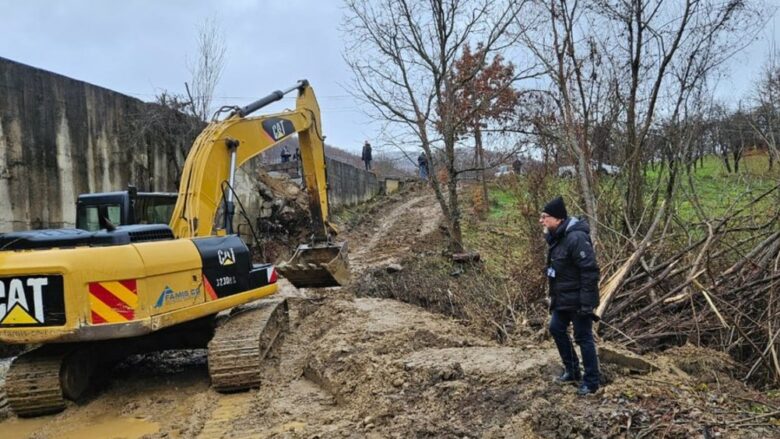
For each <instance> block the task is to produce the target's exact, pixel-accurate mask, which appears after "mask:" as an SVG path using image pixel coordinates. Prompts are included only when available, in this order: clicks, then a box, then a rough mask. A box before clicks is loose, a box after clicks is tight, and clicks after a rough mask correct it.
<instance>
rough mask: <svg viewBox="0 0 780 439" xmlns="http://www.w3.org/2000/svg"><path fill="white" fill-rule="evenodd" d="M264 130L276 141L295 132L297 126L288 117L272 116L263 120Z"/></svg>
mask: <svg viewBox="0 0 780 439" xmlns="http://www.w3.org/2000/svg"><path fill="white" fill-rule="evenodd" d="M263 130H264V131H265V132H266V134H268V136H269V137H270V138H271V139H272V140H273V141H274V142H278V141H280V140H282V139H284V138H285V137H287V136H289V135H290V134H292V133H294V132H295V126H294V125H293V123H292V122H290V121H289V120H287V119H282V118H280V117H272V118H270V119H266V120H264V121H263Z"/></svg>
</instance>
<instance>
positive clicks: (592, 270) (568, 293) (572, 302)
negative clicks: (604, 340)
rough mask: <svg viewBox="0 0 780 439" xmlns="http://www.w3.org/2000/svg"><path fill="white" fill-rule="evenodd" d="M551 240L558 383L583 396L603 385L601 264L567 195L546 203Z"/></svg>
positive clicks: (549, 262) (545, 217)
mask: <svg viewBox="0 0 780 439" xmlns="http://www.w3.org/2000/svg"><path fill="white" fill-rule="evenodd" d="M539 224H541V225H542V227H544V235H545V236H544V237H545V239H546V240H547V244H548V246H549V251H548V253H547V280H548V282H549V284H550V311H551V313H552V317H551V319H550V334H551V335H552V337H553V339H554V340H555V346H556V347H557V348H558V354H560V356H561V361H562V362H563V366H564V372H563V374H562V375H561V376H559V377H558V378H556V381H557V382H559V383H571V384H574V385H577V384H578V382H579V381H580V379H582V384H580V385H579V390H577V394H578V395H580V396H584V395H587V394H589V393H595V392H596V391H597V390H598V389H599V381H600V379H599V359H598V353H597V352H596V343H595V341H594V340H593V321H594V320H595V319H597V318H598V317H596V315H595V314H594V313H593V310H594V309H595V308H596V307H597V306H598V305H599V266H598V264H597V263H596V254H595V252H594V251H593V243H592V242H591V240H590V227H589V226H588V223H587V222H586V221H584V220H580V219H577V218H575V217H569V216H568V213H567V212H566V205H565V204H564V202H563V198H561V197H558V198H555V199H554V200H552V201H550V202H549V203H547V204H546V205H545V206H544V209H543V210H542V213H541V215H540V217H539ZM569 324H572V325H573V326H574V341H575V342H576V343H577V344H578V345H579V346H580V354H581V355H582V364H583V366H584V368H585V375H582V374H581V373H580V364H579V359H578V358H577V353H576V352H575V351H574V346H573V345H572V343H571V338H569V332H568V328H569Z"/></svg>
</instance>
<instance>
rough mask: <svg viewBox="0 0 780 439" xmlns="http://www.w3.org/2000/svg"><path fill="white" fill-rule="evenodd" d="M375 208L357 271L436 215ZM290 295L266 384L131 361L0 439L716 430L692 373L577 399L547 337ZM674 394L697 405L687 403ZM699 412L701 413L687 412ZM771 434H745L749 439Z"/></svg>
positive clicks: (363, 226)
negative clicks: (227, 385) (477, 329)
mask: <svg viewBox="0 0 780 439" xmlns="http://www.w3.org/2000/svg"><path fill="white" fill-rule="evenodd" d="M377 212H378V214H375V215H370V216H369V217H368V218H367V219H366V220H364V221H362V222H361V223H360V224H359V225H358V226H356V227H355V228H353V229H352V230H348V231H347V232H346V234H345V235H346V238H347V239H348V240H349V245H350V248H351V261H352V267H353V270H354V273H355V276H361V274H362V273H364V272H365V271H366V270H371V269H377V268H381V267H384V266H387V265H388V264H392V263H398V262H399V261H402V259H403V257H404V255H406V254H407V253H408V252H410V251H413V247H414V245H415V242H416V241H417V240H418V239H420V238H421V237H423V236H425V235H428V234H430V233H435V232H436V229H437V227H438V223H439V221H440V216H439V211H438V209H437V206H436V204H435V199H434V198H433V196H432V194H430V193H427V192H425V191H413V192H411V193H407V194H406V195H404V196H397V197H396V198H394V199H389V200H387V201H385V202H383V204H381V205H380V206H378V209H377ZM282 294H283V295H285V296H287V297H289V302H290V322H291V331H290V332H289V333H288V334H287V335H286V336H285V337H284V339H283V342H282V343H281V344H280V345H279V347H278V348H277V349H275V350H274V351H273V352H272V354H271V358H269V360H268V361H267V362H266V363H265V364H264V365H263V371H264V375H265V381H264V383H263V384H262V386H261V387H260V388H259V389H255V390H252V391H248V392H243V393H235V394H228V395H223V394H219V393H216V392H214V391H212V390H210V388H209V378H208V372H207V365H206V352H205V351H202V350H201V351H174V352H166V353H159V354H154V355H143V356H136V357H132V358H130V359H128V360H127V361H125V362H124V363H123V364H121V365H120V366H118V367H117V368H116V369H115V371H114V373H113V377H112V379H111V380H110V381H109V382H108V383H107V385H106V386H105V387H103V388H102V389H99V391H98V392H96V393H95V394H94V395H92V396H91V397H90V398H88V399H87V400H85V401H83V402H80V403H78V404H70V405H69V406H68V408H67V409H66V410H65V411H64V412H62V413H59V414H57V415H53V416H48V417H41V418H35V419H19V418H16V417H15V416H13V415H10V416H8V417H7V418H6V419H5V420H4V421H2V422H1V423H0V436H1V437H3V438H17V437H20V438H21V437H32V438H40V439H43V438H86V437H89V438H92V437H95V438H244V437H245V438H262V437H279V438H288V437H289V438H318V437H319V438H331V437H336V438H338V437H356V438H357V437H376V438H381V437H399V438H401V437H403V438H406V437H453V438H455V437H457V438H464V437H494V438H503V437H506V438H509V437H529V438H533V437H550V438H551V437H572V438H574V437H592V436H596V437H607V436H612V437H633V436H634V435H635V434H636V433H639V431H635V432H633V433H635V434H631V432H630V428H631V423H632V422H631V420H632V419H634V418H636V420H635V421H634V422H635V423H637V422H640V419H639V417H640V416H644V415H643V413H646V414H647V416H652V413H654V412H652V411H651V410H652V407H651V406H653V404H656V405H658V404H666V405H667V408H668V410H669V413H672V412H671V411H672V410H675V411H674V413H675V414H676V416H678V417H679V419H681V420H689V419H690V420H693V421H691V422H689V424H688V425H690V426H691V428H692V430H690V431H691V432H697V433H696V434H698V432H700V431H701V428H702V426H703V425H715V424H716V422H717V420H716V419H715V415H714V414H713V415H710V413H709V412H708V410H707V409H706V408H703V407H710V406H712V407H720V406H718V404H720V402H719V401H721V400H718V399H717V398H722V396H723V395H722V394H720V393H712V392H711V394H709V395H704V396H702V395H698V394H697V393H696V392H695V391H693V390H691V391H690V392H689V391H688V390H686V389H689V388H692V385H693V384H692V383H694V382H695V381H696V379H695V378H692V377H690V376H688V375H687V373H686V372H685V371H682V370H680V369H679V368H677V367H675V366H674V365H672V364H668V365H667V366H663V365H664V364H667V363H664V360H663V359H660V358H659V359H657V362H658V364H660V365H662V367H660V368H659V370H658V371H656V372H653V373H651V374H647V375H635V374H633V373H630V372H629V371H627V370H622V369H619V368H616V367H613V366H610V365H605V372H606V374H607V375H609V377H610V378H609V379H610V380H614V382H613V383H612V384H610V385H608V386H606V387H605V389H604V390H603V391H602V392H601V393H600V394H599V395H597V396H594V397H592V398H590V399H587V400H582V399H578V398H577V397H576V395H575V394H574V393H575V389H574V388H573V387H566V388H562V387H559V386H557V385H555V384H553V383H552V380H551V377H552V376H553V375H554V374H555V373H557V372H558V366H557V353H556V352H555V351H554V349H553V348H552V345H551V344H550V342H549V341H546V342H540V343H539V342H532V341H530V340H529V341H527V342H520V344H517V345H514V346H500V345H498V344H496V343H495V342H493V341H492V340H488V339H485V338H481V337H479V336H477V335H475V334H474V333H472V332H470V331H469V329H468V328H466V327H465V326H463V325H462V324H461V323H459V322H456V321H454V320H452V319H449V318H447V317H444V316H441V315H437V314H432V313H429V312H427V311H426V310H424V309H421V308H419V307H415V306H412V305H407V304H403V303H400V302H397V301H393V300H380V299H371V298H356V297H355V295H354V292H353V291H351V290H350V288H349V287H348V288H344V289H341V290H337V289H336V290H328V291H326V290H318V291H298V290H296V289H295V288H293V287H292V286H290V285H289V284H287V283H286V282H284V281H282ZM653 381H658V382H666V383H671V384H670V385H669V386H665V385H659V384H658V383H653ZM686 386H687V387H686ZM680 395H683V396H685V398H689V399H690V402H689V403H683V402H680V401H679V400H680V399H681V398H682V396H680ZM697 395H698V396H697ZM713 397H714V398H715V399H714V400H713V399H710V400H707V399H706V398H713ZM700 398H705V399H704V400H702V399H700ZM583 401H584V402H583ZM713 401H714V402H713ZM722 403H723V404H726V402H722ZM571 407H577V410H576V411H575V410H572V409H571ZM695 407H699V409H698V410H699V412H698V413H693V414H691V410H693V408H695ZM683 409H684V410H688V411H687V412H685V411H683V412H681V410H683ZM643 410H644V411H643ZM664 410H666V408H665V409H664ZM714 410H715V409H713V410H711V411H712V412H713V413H714ZM680 413H682V414H680ZM685 413H688V415H685ZM6 416H7V414H6ZM674 416H675V415H672V418H674ZM685 416H688V417H687V418H686V417H685ZM694 421H695V422H694ZM644 425H652V423H650V422H645V423H644ZM659 425H660V424H659ZM664 425H665V424H664ZM626 426H628V427H626ZM708 428H709V427H708ZM712 428H713V429H712V432H718V431H720V430H718V427H712ZM675 431H677V430H675ZM680 431H682V430H680ZM723 431H725V432H727V433H729V432H733V431H739V432H740V433H742V432H743V431H741V430H723ZM772 432H773V431H771V430H760V429H758V430H754V431H747V433H748V435H747V437H750V436H753V437H768V436H766V434H767V433H770V434H771V433H772ZM647 434H648V435H649V436H650V437H652V436H654V430H647ZM672 437H675V436H674V435H672ZM676 437H685V436H684V435H682V436H676ZM726 437H730V435H729V434H726ZM743 437H744V436H743Z"/></svg>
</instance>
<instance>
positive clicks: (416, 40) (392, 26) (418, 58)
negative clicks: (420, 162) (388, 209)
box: [343, 0, 525, 251]
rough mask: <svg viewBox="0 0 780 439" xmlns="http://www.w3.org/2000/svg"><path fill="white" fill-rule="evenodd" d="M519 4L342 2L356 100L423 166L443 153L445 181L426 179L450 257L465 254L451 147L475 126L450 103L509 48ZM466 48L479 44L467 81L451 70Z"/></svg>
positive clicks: (503, 0)
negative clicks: (401, 138) (413, 148)
mask: <svg viewBox="0 0 780 439" xmlns="http://www.w3.org/2000/svg"><path fill="white" fill-rule="evenodd" d="M524 3H525V2H522V1H521V2H518V1H512V0H428V1H422V0H378V1H374V2H365V1H362V0H347V1H346V9H347V17H346V19H345V22H344V26H343V30H344V33H345V35H346V38H347V41H348V44H347V47H346V52H345V58H346V60H347V63H348V64H349V66H350V68H351V69H352V71H353V73H354V75H355V80H354V89H355V95H356V96H357V97H359V98H360V99H362V100H364V101H365V102H366V103H368V104H369V105H370V106H371V107H372V108H373V110H374V114H375V116H376V117H377V118H378V119H380V120H383V121H387V122H388V123H390V124H392V125H393V126H394V127H396V129H398V130H399V131H400V132H401V133H402V134H403V135H411V136H413V138H414V139H415V142H418V143H419V147H420V148H422V150H423V152H424V154H425V155H426V157H427V158H428V162H429V163H433V158H434V156H436V155H438V154H436V152H437V151H440V152H441V157H442V160H441V162H440V163H441V167H442V169H443V170H444V178H442V181H441V182H440V181H439V179H437V178H434V177H433V175H432V176H431V177H430V178H429V179H428V181H429V182H430V185H431V186H432V187H433V190H434V192H435V194H436V198H437V200H438V202H439V205H440V207H441V209H442V212H443V213H444V217H445V218H446V219H447V231H448V235H449V238H450V244H451V249H452V250H453V251H462V250H463V239H462V236H461V228H460V215H461V214H460V208H459V206H458V176H459V174H460V173H461V172H462V171H463V169H459V168H458V166H457V163H456V146H457V142H458V133H459V132H461V131H462V127H463V125H465V124H467V123H468V122H469V121H471V120H473V117H471V115H470V114H463V113H461V112H459V111H457V110H456V108H458V107H457V106H456V105H455V104H456V97H457V96H458V93H459V91H460V90H461V89H462V88H463V87H464V85H465V84H467V83H469V82H470V81H473V80H474V77H476V76H477V75H478V74H479V73H480V72H481V71H482V69H484V68H485V66H486V65H487V63H486V62H484V59H485V58H486V57H489V56H492V54H494V53H496V52H499V51H501V50H503V49H505V48H506V47H508V46H509V45H510V44H512V43H513V42H514V41H513V40H511V39H510V38H509V35H508V33H507V32H506V31H507V28H508V27H509V26H510V24H511V23H512V22H513V21H514V20H515V18H516V17H517V15H518V13H519V11H520V10H521V8H522V6H523V4H524ZM467 43H471V44H481V47H482V49H483V50H482V51H480V52H479V56H480V57H482V58H483V59H481V60H478V62H476V63H475V68H474V69H473V71H472V73H473V74H472V75H465V76H459V77H458V78H457V79H456V77H455V76H454V75H452V72H453V68H454V64H455V62H456V60H457V58H458V56H459V55H460V53H461V52H462V51H463V47H464V46H465V45H466V44H467ZM524 73H525V72H520V73H517V74H516V78H514V79H515V80H517V79H519V78H520V77H522V75H523V74H524ZM472 111H473V110H472ZM431 174H433V172H432V173H431ZM445 191H446V196H445Z"/></svg>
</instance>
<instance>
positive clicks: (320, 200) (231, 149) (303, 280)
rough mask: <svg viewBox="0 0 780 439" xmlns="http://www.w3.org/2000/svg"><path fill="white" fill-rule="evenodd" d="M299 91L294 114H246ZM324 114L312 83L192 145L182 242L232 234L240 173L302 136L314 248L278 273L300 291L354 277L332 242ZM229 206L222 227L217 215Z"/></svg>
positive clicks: (181, 210)
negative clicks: (295, 136)
mask: <svg viewBox="0 0 780 439" xmlns="http://www.w3.org/2000/svg"><path fill="white" fill-rule="evenodd" d="M293 90H298V97H297V99H296V106H295V110H292V111H285V112H283V113H277V114H270V115H265V116H260V117H249V115H250V114H251V113H252V112H254V111H257V110H259V109H260V108H263V107H264V106H266V105H269V104H271V103H272V102H275V101H278V100H280V99H282V98H283V97H284V95H285V94H287V93H289V92H291V91H293ZM320 124H321V122H320V109H319V105H318V104H317V99H316V97H315V95H314V91H313V90H312V89H311V87H310V86H309V83H308V81H306V80H302V81H299V82H298V83H297V84H296V85H295V86H293V87H291V88H289V89H287V90H285V91H275V92H273V93H271V94H269V95H268V96H266V97H264V98H262V99H259V100H257V101H255V102H253V103H251V104H249V105H247V106H245V107H242V108H236V109H235V110H234V111H233V113H232V114H231V115H230V116H229V117H228V118H227V119H225V120H224V121H221V122H218V123H212V124H211V125H209V126H208V127H207V128H206V129H205V130H204V131H203V132H202V133H201V134H200V135H199V136H198V138H197V139H196V140H195V144H194V145H193V148H192V151H191V152H190V154H189V156H188V157H187V161H186V162H185V164H184V171H183V173H182V179H181V182H180V185H179V197H178V200H177V203H176V206H175V208H174V211H173V216H172V219H171V224H170V226H171V229H173V232H174V234H175V235H176V236H177V237H180V238H185V237H187V238H192V237H197V236H210V235H213V234H214V233H215V232H216V231H217V230H218V229H220V228H222V229H224V230H226V232H227V233H232V213H233V211H234V207H233V199H232V196H233V179H234V175H235V170H236V168H238V167H240V166H242V165H243V164H244V163H246V162H247V161H248V160H250V159H251V158H253V157H255V156H257V155H258V154H260V153H262V152H263V151H266V150H268V149H269V148H271V147H273V146H274V145H276V144H277V143H279V142H281V141H282V140H284V139H286V138H287V137H289V136H291V135H293V134H298V142H299V145H300V155H301V161H302V168H303V181H304V183H305V185H306V192H307V194H308V196H309V197H308V198H309V211H310V213H311V220H312V242H311V243H307V244H304V245H301V246H299V247H298V249H297V251H296V252H295V255H294V256H293V258H292V259H291V260H290V261H288V262H287V263H285V264H282V265H281V266H280V267H279V272H280V273H281V274H282V276H284V277H286V278H287V279H288V280H289V281H290V282H291V283H292V284H293V285H295V286H296V287H299V288H313V287H329V286H339V285H343V284H344V283H345V282H347V281H348V279H349V270H348V268H347V255H346V252H347V247H346V245H345V244H344V243H335V242H333V241H332V237H331V231H332V230H334V228H333V227H332V225H331V224H330V223H329V221H328V219H329V210H328V193H327V179H326V164H325V144H324V139H323V136H322V128H321V125H320ZM220 207H223V208H224V211H225V216H224V219H223V221H222V224H221V225H220V224H219V222H218V220H219V219H218V218H217V211H218V210H219V209H220Z"/></svg>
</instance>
